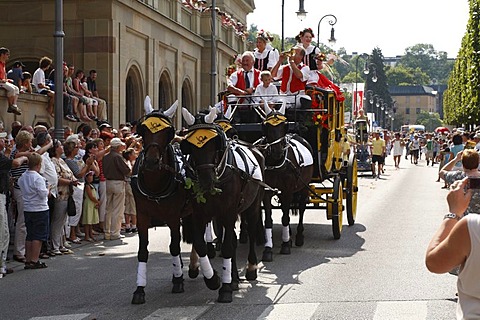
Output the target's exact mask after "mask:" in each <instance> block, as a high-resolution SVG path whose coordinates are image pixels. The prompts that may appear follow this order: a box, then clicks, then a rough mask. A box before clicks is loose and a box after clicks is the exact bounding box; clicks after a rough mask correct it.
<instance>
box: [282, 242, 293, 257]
mask: <svg viewBox="0 0 480 320" xmlns="http://www.w3.org/2000/svg"><path fill="white" fill-rule="evenodd" d="M291 247H292V244H291V243H290V241H287V242H283V243H282V247H281V248H280V254H290V251H291V250H290V248H291Z"/></svg>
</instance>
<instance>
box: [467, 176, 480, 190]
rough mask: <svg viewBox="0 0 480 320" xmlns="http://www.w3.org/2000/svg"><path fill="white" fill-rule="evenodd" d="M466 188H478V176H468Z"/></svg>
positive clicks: (479, 187) (479, 179)
mask: <svg viewBox="0 0 480 320" xmlns="http://www.w3.org/2000/svg"><path fill="white" fill-rule="evenodd" d="M468 189H480V177H475V178H473V177H472V178H468Z"/></svg>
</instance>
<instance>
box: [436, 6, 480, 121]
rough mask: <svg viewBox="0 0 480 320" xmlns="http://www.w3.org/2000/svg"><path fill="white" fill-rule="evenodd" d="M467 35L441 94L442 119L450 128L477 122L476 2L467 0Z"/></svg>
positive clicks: (479, 36)
mask: <svg viewBox="0 0 480 320" xmlns="http://www.w3.org/2000/svg"><path fill="white" fill-rule="evenodd" d="M469 2H470V12H469V14H470V17H469V20H468V23H467V28H466V30H467V32H466V33H465V35H464V37H463V39H462V45H461V47H460V51H459V52H458V58H457V59H456V61H455V65H454V67H453V71H452V73H451V74H450V78H449V80H448V90H447V91H446V92H445V93H444V100H443V106H444V119H445V120H446V122H447V123H449V124H452V125H461V124H465V125H478V124H479V123H480V108H479V103H480V55H479V54H478V53H479V52H480V15H479V14H478V12H480V3H479V2H478V1H477V0H470V1H469Z"/></svg>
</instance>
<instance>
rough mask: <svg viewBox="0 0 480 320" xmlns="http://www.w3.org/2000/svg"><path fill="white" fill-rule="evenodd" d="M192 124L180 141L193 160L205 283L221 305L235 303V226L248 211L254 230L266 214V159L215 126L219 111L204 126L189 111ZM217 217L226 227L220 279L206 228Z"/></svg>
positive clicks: (251, 267) (251, 268)
mask: <svg viewBox="0 0 480 320" xmlns="http://www.w3.org/2000/svg"><path fill="white" fill-rule="evenodd" d="M182 114H183V117H184V119H185V120H186V122H187V123H188V124H189V125H190V127H189V128H188V134H187V135H186V137H185V139H184V140H183V141H182V142H181V144H180V147H181V150H182V153H183V154H186V155H189V162H188V163H189V165H187V177H190V178H191V180H192V190H193V196H194V197H195V198H196V201H195V200H194V201H192V205H193V214H192V216H191V217H192V219H191V223H192V224H193V229H194V232H193V238H194V240H193V246H194V249H195V251H196V252H197V253H198V255H199V260H200V269H201V271H202V274H203V276H204V280H205V284H206V285H207V287H208V288H209V289H211V290H217V289H219V288H220V286H221V288H220V290H219V293H218V299H217V301H218V302H222V303H228V302H232V300H233V298H232V291H233V290H235V289H237V287H238V282H239V276H238V269H237V266H236V246H237V236H236V233H235V222H236V221H237V219H238V216H239V214H240V213H242V212H245V213H246V215H247V219H248V221H249V224H248V225H249V228H250V227H251V228H254V227H255V226H256V223H257V221H258V219H259V218H260V214H261V200H262V198H263V186H262V185H261V183H262V180H263V170H264V159H263V156H262V154H261V153H260V152H259V151H258V150H256V149H255V148H248V147H246V146H242V145H240V144H239V143H238V142H236V141H235V140H231V139H227V137H226V135H225V132H224V131H223V129H222V128H221V127H220V126H219V125H216V124H214V123H213V120H214V119H215V117H216V110H215V109H212V110H211V111H210V113H209V114H208V115H206V116H205V117H204V121H203V122H204V123H199V121H198V120H197V121H196V122H195V117H194V116H193V115H191V114H190V113H189V112H188V110H186V109H184V110H182ZM213 218H215V219H216V220H215V221H216V222H217V223H218V224H219V226H220V227H222V228H223V230H224V232H223V244H222V247H221V255H222V257H223V272H222V275H221V283H220V277H219V275H218V273H217V272H216V271H215V270H213V268H212V266H211V264H210V260H209V259H208V256H207V247H206V243H205V239H204V231H205V226H206V224H207V223H209V222H210V221H211V220H212V219H213ZM254 234H255V232H254V229H252V230H249V235H250V246H249V253H248V267H247V271H246V279H247V280H249V281H250V280H255V279H256V278H257V263H258V261H257V256H256V253H255V241H254Z"/></svg>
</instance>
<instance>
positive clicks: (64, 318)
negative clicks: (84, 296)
mask: <svg viewBox="0 0 480 320" xmlns="http://www.w3.org/2000/svg"><path fill="white" fill-rule="evenodd" d="M89 316H90V313H77V314H62V315H59V316H47V317H35V318H30V319H29V320H86V319H89V318H88V317H89Z"/></svg>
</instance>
